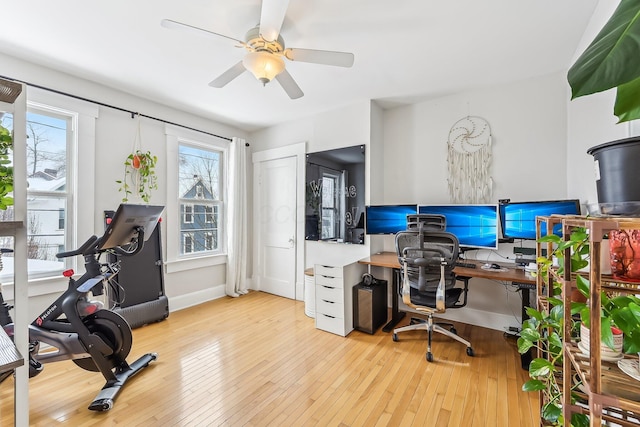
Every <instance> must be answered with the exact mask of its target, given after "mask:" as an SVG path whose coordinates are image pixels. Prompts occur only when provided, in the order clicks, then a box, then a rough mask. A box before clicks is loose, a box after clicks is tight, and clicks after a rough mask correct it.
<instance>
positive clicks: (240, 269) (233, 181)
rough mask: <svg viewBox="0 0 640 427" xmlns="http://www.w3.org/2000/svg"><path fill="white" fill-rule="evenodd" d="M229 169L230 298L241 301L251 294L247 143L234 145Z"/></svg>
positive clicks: (228, 275) (228, 239) (235, 142)
mask: <svg viewBox="0 0 640 427" xmlns="http://www.w3.org/2000/svg"><path fill="white" fill-rule="evenodd" d="M229 166H230V170H229V197H228V199H229V204H228V206H229V210H228V213H227V227H226V229H227V254H228V261H227V286H226V294H227V295H229V296H232V297H237V296H240V295H242V294H246V293H247V251H248V249H247V226H248V220H247V147H246V141H245V140H244V139H242V138H233V140H232V141H231V147H230V150H229Z"/></svg>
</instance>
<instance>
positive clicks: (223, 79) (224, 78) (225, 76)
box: [209, 61, 245, 88]
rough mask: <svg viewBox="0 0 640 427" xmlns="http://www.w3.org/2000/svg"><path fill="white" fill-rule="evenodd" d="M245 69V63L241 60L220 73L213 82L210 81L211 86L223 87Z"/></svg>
mask: <svg viewBox="0 0 640 427" xmlns="http://www.w3.org/2000/svg"><path fill="white" fill-rule="evenodd" d="M244 70H245V68H244V65H243V64H242V61H240V62H238V63H237V64H236V65H234V66H233V67H231V68H229V69H228V70H227V71H225V72H224V73H222V74H220V75H219V76H218V77H216V78H215V79H214V80H212V81H211V83H209V86H211V87H217V88H221V87H223V86H225V85H226V84H227V83H229V82H230V81H231V80H233V79H235V78H236V77H238V76H239V75H240V74H242V73H243V72H244Z"/></svg>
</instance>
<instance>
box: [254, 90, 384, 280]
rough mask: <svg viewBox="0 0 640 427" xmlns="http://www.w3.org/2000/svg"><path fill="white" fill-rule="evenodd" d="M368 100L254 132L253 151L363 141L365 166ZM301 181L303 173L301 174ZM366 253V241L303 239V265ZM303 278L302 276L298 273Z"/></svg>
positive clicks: (339, 261) (336, 261) (368, 151)
mask: <svg viewBox="0 0 640 427" xmlns="http://www.w3.org/2000/svg"><path fill="white" fill-rule="evenodd" d="M370 111H371V103H370V102H369V101H366V102H359V103H356V104H353V105H349V106H347V107H343V108H338V109H336V110H332V111H328V112H325V113H322V114H318V115H317V116H314V117H312V118H309V119H304V120H296V121H292V122H287V123H283V124H280V125H277V126H272V127H270V128H267V129H263V130H260V131H257V132H254V133H252V134H251V135H250V137H249V138H248V140H249V141H250V142H251V146H252V151H253V152H254V153H255V152H259V151H263V150H269V149H274V148H279V147H282V146H287V145H291V144H295V143H298V142H305V143H306V151H307V153H312V152H316V151H323V150H330V149H333V148H340V147H349V146H353V145H365V146H366V147H365V150H366V159H367V160H366V164H367V166H366V167H369V166H368V165H369V163H370V160H369V159H370V156H371V155H372V154H371V152H372V147H371V145H370V138H371V128H370V122H371V112H370ZM369 175H370V174H367V178H366V179H367V181H366V182H365V202H366V203H369V199H368V195H369V194H370V193H369V192H370V190H369V187H370V182H369ZM300 179H301V183H302V184H304V176H302V177H300ZM368 255H369V248H368V246H367V242H366V241H365V245H345V244H336V243H328V242H314V241H305V259H304V266H305V268H308V267H312V266H313V265H314V264H316V263H325V264H329V265H338V264H339V265H342V264H346V263H350V262H354V261H357V260H359V259H361V258H364V257H366V256H368ZM300 281H302V276H300Z"/></svg>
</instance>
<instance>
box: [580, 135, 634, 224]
mask: <svg viewBox="0 0 640 427" xmlns="http://www.w3.org/2000/svg"><path fill="white" fill-rule="evenodd" d="M587 153H588V154H591V155H592V156H593V157H594V160H595V162H596V164H595V172H596V187H597V191H598V203H599V204H600V206H601V207H604V209H603V213H608V214H616V215H632V214H633V215H637V214H639V213H640V173H639V172H640V170H639V169H640V137H639V136H636V137H632V138H626V139H620V140H617V141H612V142H607V143H605V144H600V145H596V146H595V147H591V148H589V149H588V150H587Z"/></svg>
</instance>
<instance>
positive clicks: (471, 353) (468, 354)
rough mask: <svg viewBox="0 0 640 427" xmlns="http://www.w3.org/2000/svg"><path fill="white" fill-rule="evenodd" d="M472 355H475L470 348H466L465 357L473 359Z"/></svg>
mask: <svg viewBox="0 0 640 427" xmlns="http://www.w3.org/2000/svg"><path fill="white" fill-rule="evenodd" d="M474 355H475V353H474V352H473V349H472V348H471V347H467V356H471V357H473V356H474Z"/></svg>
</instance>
